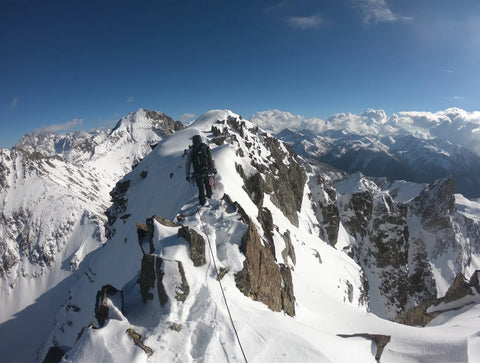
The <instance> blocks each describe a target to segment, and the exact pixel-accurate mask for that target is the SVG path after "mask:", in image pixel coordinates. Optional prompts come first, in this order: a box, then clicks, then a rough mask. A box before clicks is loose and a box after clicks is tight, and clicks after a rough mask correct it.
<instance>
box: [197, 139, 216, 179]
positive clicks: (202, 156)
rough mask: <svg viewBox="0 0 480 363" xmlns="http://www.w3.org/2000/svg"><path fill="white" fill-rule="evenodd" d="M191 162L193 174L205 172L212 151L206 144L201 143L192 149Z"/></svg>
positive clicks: (210, 162) (208, 165)
mask: <svg viewBox="0 0 480 363" xmlns="http://www.w3.org/2000/svg"><path fill="white" fill-rule="evenodd" d="M192 164H193V171H194V173H195V174H206V173H207V172H208V170H209V169H210V166H211V164H212V153H211V151H210V148H209V147H208V145H207V144H204V143H201V144H199V145H198V146H195V147H194V148H193V150H192Z"/></svg>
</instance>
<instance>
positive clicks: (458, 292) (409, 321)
mask: <svg viewBox="0 0 480 363" xmlns="http://www.w3.org/2000/svg"><path fill="white" fill-rule="evenodd" d="M479 275H480V271H478V270H477V271H475V272H474V273H473V275H472V276H471V278H470V280H469V281H467V280H466V279H465V276H464V275H463V274H461V273H460V274H458V275H457V276H456V278H455V280H454V282H453V284H452V286H450V288H449V289H448V290H447V293H446V294H445V296H443V297H441V298H438V299H432V300H430V301H427V302H423V303H421V304H420V305H418V306H416V307H415V308H413V309H411V310H408V311H406V312H404V313H402V314H399V315H398V316H397V317H396V318H395V322H397V323H400V324H405V325H411V326H426V325H427V324H428V323H430V322H431V321H432V320H433V319H435V318H436V317H437V316H438V315H440V314H442V313H444V312H447V311H451V310H458V309H461V308H463V307H464V306H467V305H470V304H472V303H473V301H471V300H468V299H467V300H464V299H462V298H465V297H466V296H469V295H472V296H473V295H478V294H479V293H480V285H479Z"/></svg>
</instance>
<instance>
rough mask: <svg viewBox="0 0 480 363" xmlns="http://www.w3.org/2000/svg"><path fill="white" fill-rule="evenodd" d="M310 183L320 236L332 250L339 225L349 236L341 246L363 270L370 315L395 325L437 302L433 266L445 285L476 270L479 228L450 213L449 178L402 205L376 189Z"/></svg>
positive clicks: (452, 209)
mask: <svg viewBox="0 0 480 363" xmlns="http://www.w3.org/2000/svg"><path fill="white" fill-rule="evenodd" d="M310 184H313V186H312V190H315V191H316V192H315V193H313V199H314V207H315V208H316V214H317V218H318V220H319V225H320V231H321V237H322V238H323V239H325V240H326V241H328V242H329V243H330V244H331V245H334V246H335V245H336V243H337V236H338V231H339V228H340V224H341V225H342V226H343V227H344V228H345V230H346V231H347V232H348V234H349V235H350V236H351V237H352V242H351V243H350V244H349V245H347V246H342V247H343V248H344V251H345V252H346V253H347V254H349V255H350V256H351V257H352V258H354V259H355V261H357V263H359V264H360V266H361V267H362V269H363V270H364V272H365V276H366V278H367V281H366V283H367V284H368V285H366V289H367V290H368V291H369V295H370V296H380V299H381V300H380V301H372V300H371V301H370V302H371V309H372V311H373V312H375V313H376V314H378V315H380V316H383V317H387V318H390V319H393V318H394V317H395V316H396V315H397V314H399V313H401V312H403V311H405V310H408V309H411V308H413V307H415V306H417V305H419V304H421V303H424V302H426V301H430V300H432V299H434V298H436V297H437V295H438V293H439V292H438V291H437V287H436V286H437V282H436V281H435V276H434V273H433V271H432V266H433V268H436V269H438V270H439V271H440V274H441V278H442V279H443V280H444V281H446V282H447V283H449V284H451V283H453V281H454V279H455V276H456V274H457V273H464V272H465V271H466V270H467V269H470V270H471V269H472V268H473V269H475V266H473V265H471V262H472V257H473V256H478V255H479V254H480V250H479V242H480V233H479V231H480V229H479V226H478V222H477V221H475V220H472V219H470V218H468V217H466V216H465V215H463V214H460V213H458V212H457V211H456V208H455V196H454V181H453V179H452V178H446V179H441V180H438V181H436V182H434V183H431V184H429V185H428V186H426V187H425V189H424V190H423V191H422V192H421V193H420V194H419V195H418V196H417V197H415V198H413V199H412V200H410V201H408V202H406V203H399V202H396V201H395V200H393V199H392V197H391V196H390V194H389V192H388V191H381V190H380V188H378V187H377V186H376V185H373V186H372V187H366V188H363V190H359V191H357V192H354V193H353V194H343V195H339V194H338V193H337V192H336V189H335V187H334V186H333V183H332V182H331V181H329V180H328V179H326V178H325V177H324V176H321V175H320V176H316V177H315V178H313V179H311V180H310ZM365 185H368V183H365ZM445 256H449V258H453V261H452V262H453V263H452V264H451V265H449V266H447V265H445V266H444V265H442V263H443V262H442V261H443V260H442V257H443V258H444V257H445ZM443 280H442V283H443ZM438 282H439V283H440V281H438Z"/></svg>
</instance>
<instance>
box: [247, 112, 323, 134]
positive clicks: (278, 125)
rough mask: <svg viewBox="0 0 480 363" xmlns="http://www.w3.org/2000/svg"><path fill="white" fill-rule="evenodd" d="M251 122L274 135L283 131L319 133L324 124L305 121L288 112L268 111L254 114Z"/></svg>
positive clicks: (314, 119)
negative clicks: (307, 130)
mask: <svg viewBox="0 0 480 363" xmlns="http://www.w3.org/2000/svg"><path fill="white" fill-rule="evenodd" d="M251 121H252V122H253V123H255V124H257V125H258V126H260V127H261V128H263V129H265V130H270V131H273V132H275V133H277V132H280V131H282V130H284V129H287V128H288V129H292V130H303V129H309V130H312V131H317V132H321V131H322V130H323V128H324V125H325V122H324V121H323V120H321V119H318V118H311V119H305V117H304V116H301V115H293V114H291V113H290V112H284V111H280V110H268V111H260V112H257V113H255V114H254V115H253V116H252V117H251Z"/></svg>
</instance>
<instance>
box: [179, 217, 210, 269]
mask: <svg viewBox="0 0 480 363" xmlns="http://www.w3.org/2000/svg"><path fill="white" fill-rule="evenodd" d="M178 236H179V237H183V238H185V239H186V240H187V242H188V244H189V246H190V257H191V259H192V261H193V265H194V266H197V267H198V266H202V265H204V264H206V263H207V260H206V258H205V240H204V239H203V237H202V236H201V235H199V234H198V233H197V232H196V231H195V230H193V229H192V228H190V227H185V226H184V227H182V228H180V229H179V230H178Z"/></svg>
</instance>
